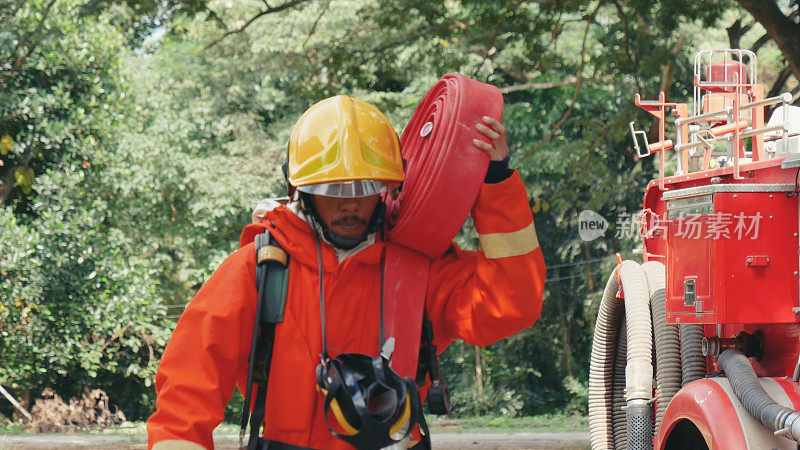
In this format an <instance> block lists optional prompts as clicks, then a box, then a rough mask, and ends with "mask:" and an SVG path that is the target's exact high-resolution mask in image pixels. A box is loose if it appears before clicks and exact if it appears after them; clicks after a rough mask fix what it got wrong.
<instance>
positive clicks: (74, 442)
mask: <svg viewBox="0 0 800 450" xmlns="http://www.w3.org/2000/svg"><path fill="white" fill-rule="evenodd" d="M432 442H433V448H435V449H441V450H451V449H452V450H455V449H476V450H478V449H480V450H488V449H503V450H506V449H510V450H522V449H570V450H577V449H588V448H589V434H588V433H441V434H438V435H436V434H434V435H433V436H432ZM215 444H216V448H217V449H219V450H235V449H237V448H238V447H237V445H236V437H235V436H219V437H215ZM81 448H91V449H93V450H101V449H102V450H112V449H113V450H144V449H146V448H147V445H146V444H145V443H144V436H101V435H88V434H84V435H78V434H39V435H6V436H0V450H23V449H25V450H28V449H30V450H45V449H46V450H52V449H81Z"/></svg>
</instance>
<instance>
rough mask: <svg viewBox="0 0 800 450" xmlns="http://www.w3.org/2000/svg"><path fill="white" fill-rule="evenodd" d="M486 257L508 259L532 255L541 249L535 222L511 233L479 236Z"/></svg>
mask: <svg viewBox="0 0 800 450" xmlns="http://www.w3.org/2000/svg"><path fill="white" fill-rule="evenodd" d="M478 239H480V242H481V249H482V250H483V254H484V256H486V257H487V258H489V259H496V258H507V257H509V256H519V255H525V254H527V253H530V252H532V251H534V250H536V249H537V248H539V237H538V236H536V227H534V225H533V222H531V223H530V225H528V226H527V227H525V228H523V229H521V230H517V231H512V232H511V233H491V234H478Z"/></svg>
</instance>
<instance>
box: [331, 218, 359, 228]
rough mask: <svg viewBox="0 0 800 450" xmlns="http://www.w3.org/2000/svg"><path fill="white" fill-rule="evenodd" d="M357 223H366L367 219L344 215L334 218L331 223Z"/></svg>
mask: <svg viewBox="0 0 800 450" xmlns="http://www.w3.org/2000/svg"><path fill="white" fill-rule="evenodd" d="M353 223H357V224H359V225H364V226H366V225H367V221H366V220H364V219H362V218H360V217H358V216H346V217H342V218H341V219H337V220H334V221H333V222H332V223H331V225H351V224H353Z"/></svg>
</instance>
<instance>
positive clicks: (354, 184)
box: [297, 180, 384, 198]
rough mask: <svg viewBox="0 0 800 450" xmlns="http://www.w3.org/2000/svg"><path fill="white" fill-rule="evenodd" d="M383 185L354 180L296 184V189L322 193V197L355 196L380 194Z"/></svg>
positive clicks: (308, 192)
mask: <svg viewBox="0 0 800 450" xmlns="http://www.w3.org/2000/svg"><path fill="white" fill-rule="evenodd" d="M383 187H384V185H383V183H382V182H380V181H373V180H355V181H337V182H333V183H320V184H310V185H307V186H298V187H297V190H298V191H300V192H305V193H306V194H311V195H322V196H324V197H338V198H356V197H369V196H370V195H377V194H380V193H381V189H382V188H383Z"/></svg>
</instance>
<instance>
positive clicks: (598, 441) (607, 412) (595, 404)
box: [589, 273, 624, 450]
mask: <svg viewBox="0 0 800 450" xmlns="http://www.w3.org/2000/svg"><path fill="white" fill-rule="evenodd" d="M617 291H619V283H618V282H617V277H616V275H615V274H614V273H612V274H611V276H610V277H608V282H607V283H606V287H605V290H604V291H603V298H602V300H601V301H600V308H599V310H598V311H597V321H596V322H595V326H594V336H593V338H592V356H591V360H590V363H589V440H590V442H591V445H592V449H595V450H599V449H613V448H614V436H613V432H612V427H610V426H608V424H610V423H611V422H612V410H611V408H612V399H611V397H612V391H613V386H612V384H613V380H614V377H613V370H614V359H615V355H616V347H617V346H616V343H617V337H618V333H619V323H620V320H621V318H622V317H623V315H624V304H623V302H622V300H619V299H617V298H616V296H617Z"/></svg>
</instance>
